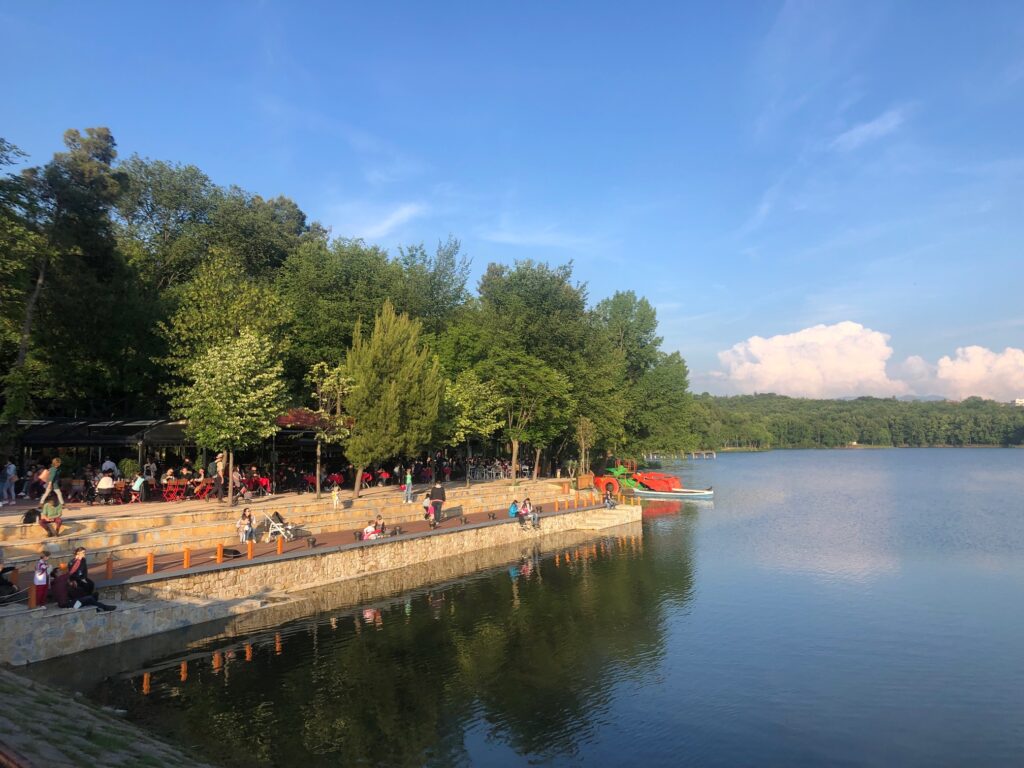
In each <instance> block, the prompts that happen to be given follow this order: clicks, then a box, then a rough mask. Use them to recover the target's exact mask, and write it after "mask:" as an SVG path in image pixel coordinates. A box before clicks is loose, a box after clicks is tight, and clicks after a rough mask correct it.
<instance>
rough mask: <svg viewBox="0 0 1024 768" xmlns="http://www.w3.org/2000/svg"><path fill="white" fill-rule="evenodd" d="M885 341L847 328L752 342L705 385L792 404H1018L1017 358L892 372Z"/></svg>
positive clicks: (910, 361)
mask: <svg viewBox="0 0 1024 768" xmlns="http://www.w3.org/2000/svg"><path fill="white" fill-rule="evenodd" d="M891 357H892V347H890V346H889V336H888V335H887V334H885V333H881V332H879V331H875V330H872V329H870V328H865V327H864V326H863V325H861V324H860V323H854V322H850V321H846V322H841V323H836V324H835V325H816V326H814V327H812V328H804V329H803V330H801V331H797V332H795V333H788V334H781V335H778V336H772V337H770V338H767V339H766V338H763V337H761V336H752V337H750V338H749V339H747V340H746V341H743V342H740V343H739V344H736V345H735V346H733V347H732V348H731V349H727V350H725V351H723V352H719V353H718V359H719V361H720V362H721V364H722V369H723V370H722V371H719V372H713V373H712V374H711V377H712V378H713V379H715V380H716V381H718V382H723V381H724V382H726V383H727V384H728V385H729V387H730V388H731V389H733V390H735V391H738V392H775V393H776V394H780V395H790V396H793V397H824V398H827V397H855V396H861V395H874V396H878V397H891V396H893V395H918V396H934V395H938V396H941V397H946V398H948V399H950V400H962V399H964V398H966V397H971V396H978V397H984V398H987V399H991V400H998V401H1002V402H1007V401H1010V400H1013V399H1015V398H1018V397H1024V350H1022V349H1016V348H1014V347H1007V348H1006V349H1004V350H1003V351H1002V352H994V351H992V350H991V349H988V348H986V347H980V346H969V347H960V348H959V349H957V350H956V353H955V354H954V355H953V356H949V355H947V356H944V357H942V358H940V359H939V361H938V363H936V364H932V363H929V362H928V361H927V360H925V359H924V358H923V357H920V356H918V355H912V356H911V357H908V358H906V359H905V360H903V361H902V362H900V363H898V364H895V365H892V366H891V370H892V374H890V373H889V360H890V358H891Z"/></svg>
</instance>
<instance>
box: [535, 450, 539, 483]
mask: <svg viewBox="0 0 1024 768" xmlns="http://www.w3.org/2000/svg"><path fill="white" fill-rule="evenodd" d="M534 451H535V454H534V457H533V482H537V478H538V477H540V448H535V449H534Z"/></svg>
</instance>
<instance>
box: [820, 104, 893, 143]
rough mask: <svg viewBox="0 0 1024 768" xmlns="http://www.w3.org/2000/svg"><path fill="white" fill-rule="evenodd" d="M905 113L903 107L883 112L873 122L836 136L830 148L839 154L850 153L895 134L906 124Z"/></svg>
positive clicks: (856, 126) (870, 121)
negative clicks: (870, 142)
mask: <svg viewBox="0 0 1024 768" xmlns="http://www.w3.org/2000/svg"><path fill="white" fill-rule="evenodd" d="M906 113H907V110H906V109H905V108H904V107H895V108H893V109H890V110H888V111H887V112H883V113H882V114H881V115H879V116H878V117H876V118H875V119H874V120H869V121H868V122H866V123H860V124H858V125H855V126H853V128H850V129H848V130H846V131H843V132H842V133H841V134H839V135H838V136H836V137H835V138H834V139H833V140H832V148H833V149H837V150H839V151H840V152H852V151H853V150H855V149H857V148H858V147H860V146H861V145H863V144H867V143H868V142H869V141H874V140H875V139H880V138H882V137H883V136H888V135H889V134H890V133H895V132H896V131H898V130H899V129H900V127H901V126H902V125H903V123H904V122H906V117H907V114H906Z"/></svg>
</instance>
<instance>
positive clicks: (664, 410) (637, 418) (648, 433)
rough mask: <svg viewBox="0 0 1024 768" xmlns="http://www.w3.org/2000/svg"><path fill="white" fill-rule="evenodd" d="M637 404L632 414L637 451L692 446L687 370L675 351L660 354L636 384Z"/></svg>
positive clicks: (634, 446)
mask: <svg viewBox="0 0 1024 768" xmlns="http://www.w3.org/2000/svg"><path fill="white" fill-rule="evenodd" d="M637 402H638V404H639V407H638V408H636V409H635V410H634V411H633V412H632V413H631V426H632V429H633V440H634V443H633V445H632V446H631V447H632V448H633V449H634V450H637V451H679V450H687V449H689V448H692V447H696V446H695V440H694V437H693V435H692V434H691V433H690V424H691V421H690V415H689V408H690V394H689V371H688V370H687V368H686V363H685V362H684V361H683V358H682V357H681V356H680V355H679V353H678V352H673V353H672V354H669V355H666V354H662V355H660V357H659V360H658V362H657V363H656V364H655V365H654V367H653V368H651V369H650V370H649V371H647V372H646V373H645V374H644V375H643V376H642V377H641V378H640V381H639V382H638V383H637Z"/></svg>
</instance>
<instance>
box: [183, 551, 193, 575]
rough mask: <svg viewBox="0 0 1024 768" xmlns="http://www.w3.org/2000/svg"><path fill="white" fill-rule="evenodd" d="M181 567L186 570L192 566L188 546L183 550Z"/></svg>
mask: <svg viewBox="0 0 1024 768" xmlns="http://www.w3.org/2000/svg"><path fill="white" fill-rule="evenodd" d="M181 567H182V568H184V569H185V570H186V571H187V570H188V569H189V568H191V567H192V550H191V549H189V548H188V547H186V548H185V551H184V552H183V553H182V556H181Z"/></svg>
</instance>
